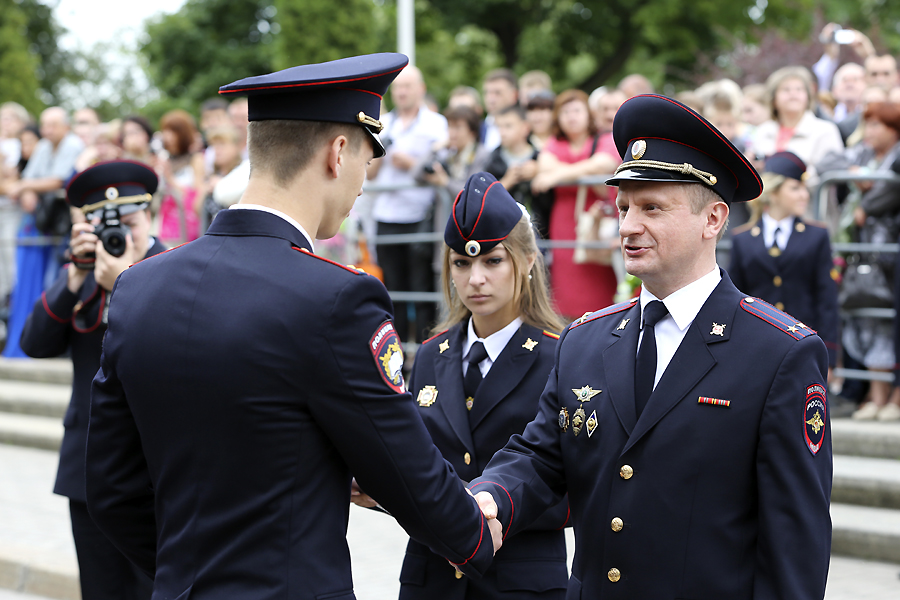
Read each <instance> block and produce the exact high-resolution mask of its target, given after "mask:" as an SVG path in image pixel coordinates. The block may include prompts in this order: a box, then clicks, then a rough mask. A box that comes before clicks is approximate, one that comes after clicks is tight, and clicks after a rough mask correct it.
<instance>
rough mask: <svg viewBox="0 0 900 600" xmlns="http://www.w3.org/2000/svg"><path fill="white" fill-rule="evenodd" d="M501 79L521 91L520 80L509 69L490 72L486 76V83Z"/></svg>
mask: <svg viewBox="0 0 900 600" xmlns="http://www.w3.org/2000/svg"><path fill="white" fill-rule="evenodd" d="M500 79H502V80H504V81H506V82H508V83H509V85H511V86H513V87H514V88H516V89H519V78H518V77H516V74H515V73H513V72H512V71H510V70H509V69H494V70H493V71H488V74H487V75H485V76H484V83H487V82H488V81H499V80H500Z"/></svg>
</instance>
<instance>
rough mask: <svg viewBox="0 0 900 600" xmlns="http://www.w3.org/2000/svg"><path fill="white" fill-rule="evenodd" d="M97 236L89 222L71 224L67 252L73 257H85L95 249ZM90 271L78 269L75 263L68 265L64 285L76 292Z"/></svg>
mask: <svg viewBox="0 0 900 600" xmlns="http://www.w3.org/2000/svg"><path fill="white" fill-rule="evenodd" d="M97 242H98V238H97V236H96V235H94V226H93V225H91V224H90V223H75V224H74V225H72V238H71V239H70V240H69V252H70V253H71V254H72V256H73V257H79V258H85V257H87V256H88V255H89V254H91V253H92V252H94V253H95V252H96V250H97ZM89 272H90V271H86V270H84V269H79V268H77V267H76V266H75V265H72V266H70V267H69V281H68V283H67V284H66V287H68V288H69V291H70V292H72V293H73V294H77V293H78V290H80V289H81V286H82V285H84V280H85V279H86V278H87V275H88V273H89Z"/></svg>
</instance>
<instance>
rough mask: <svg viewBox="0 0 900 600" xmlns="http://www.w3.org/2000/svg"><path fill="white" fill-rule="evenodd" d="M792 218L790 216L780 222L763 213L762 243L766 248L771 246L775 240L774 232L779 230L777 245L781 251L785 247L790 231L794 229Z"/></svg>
mask: <svg viewBox="0 0 900 600" xmlns="http://www.w3.org/2000/svg"><path fill="white" fill-rule="evenodd" d="M794 218H795V217H794V216H793V215H790V216H787V217H785V218H783V219H781V220H780V221H776V220H775V219H773V218H772V216H771V215H769V213H765V212H764V213H763V215H762V222H763V241H764V242H765V244H766V248H768V247H769V246H771V245H772V242H773V241H774V238H775V230H776V229H779V230H780V232H779V235H778V245H779V247H781V249H784V247H785V245H787V238H789V237H790V236H791V231H793V229H794Z"/></svg>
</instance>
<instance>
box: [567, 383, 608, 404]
mask: <svg viewBox="0 0 900 600" xmlns="http://www.w3.org/2000/svg"><path fill="white" fill-rule="evenodd" d="M572 391H573V392H575V396H576V397H577V398H578V400H579V402H588V401H589V400H590V399H591V398H593V397H594V396H596V395H597V394H599V393H600V392H602V391H603V390H595V389H593V388H591V386H589V385H585V386H582V387H581V388H572Z"/></svg>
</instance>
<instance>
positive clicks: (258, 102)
mask: <svg viewBox="0 0 900 600" xmlns="http://www.w3.org/2000/svg"><path fill="white" fill-rule="evenodd" d="M408 63H409V59H408V58H407V57H406V56H405V55H403V54H396V53H392V52H387V53H383V54H366V55H364V56H352V57H350V58H342V59H340V60H333V61H331V62H325V63H319V64H314V65H300V66H299V67H291V68H290V69H284V70H283V71H277V72H275V73H269V74H268V75H259V76H257V77H247V78H246V79H241V80H239V81H235V82H234V83H229V84H228V85H223V86H222V87H220V88H219V93H220V94H223V95H226V96H232V95H235V96H240V95H246V96H247V97H248V110H249V114H248V117H249V119H250V120H251V121H270V120H273V119H284V120H291V121H332V122H336V123H355V124H357V125H361V126H362V127H363V128H364V129H365V130H366V132H367V133H368V134H369V136H370V137H371V138H372V144H373V146H374V149H375V158H378V157H381V156H384V145H383V144H382V143H381V140H380V139H379V138H378V135H377V134H378V133H381V129H382V125H381V122H380V121H379V120H378V119H379V118H380V115H381V98H382V96H384V93H385V92H386V91H387V89H388V86H389V85H391V82H392V81H394V78H395V77H396V76H397V75H398V74H399V73H400V71H402V70H403V68H404V67H405V66H406V65H407V64H408Z"/></svg>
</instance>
